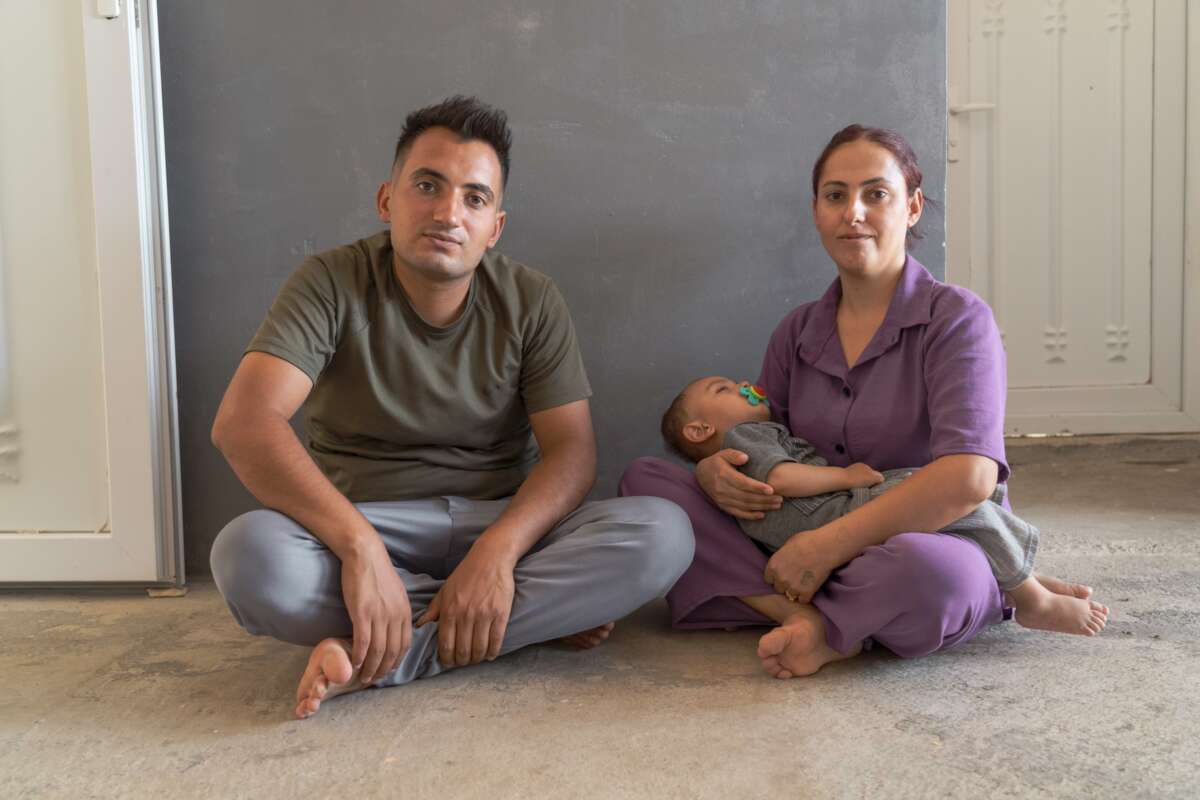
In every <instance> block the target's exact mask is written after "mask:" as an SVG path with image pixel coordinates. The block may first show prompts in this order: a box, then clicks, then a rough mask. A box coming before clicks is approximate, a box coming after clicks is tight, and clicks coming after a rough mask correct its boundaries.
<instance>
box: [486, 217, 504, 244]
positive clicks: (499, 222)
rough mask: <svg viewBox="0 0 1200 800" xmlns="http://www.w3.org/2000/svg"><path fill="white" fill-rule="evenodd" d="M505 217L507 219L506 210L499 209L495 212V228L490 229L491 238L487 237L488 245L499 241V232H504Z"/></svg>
mask: <svg viewBox="0 0 1200 800" xmlns="http://www.w3.org/2000/svg"><path fill="white" fill-rule="evenodd" d="M506 219H508V212H507V211H500V212H498V213H497V214H496V228H495V230H493V231H492V236H491V238H490V239H488V243H487V246H488V247H495V246H496V242H498V241H500V234H501V233H503V232H504V221H505V220H506Z"/></svg>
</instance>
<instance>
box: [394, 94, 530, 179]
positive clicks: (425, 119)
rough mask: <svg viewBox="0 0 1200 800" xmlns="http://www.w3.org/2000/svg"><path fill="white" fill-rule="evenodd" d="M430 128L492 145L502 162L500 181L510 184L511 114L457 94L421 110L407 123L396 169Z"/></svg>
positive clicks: (398, 149) (395, 159)
mask: <svg viewBox="0 0 1200 800" xmlns="http://www.w3.org/2000/svg"><path fill="white" fill-rule="evenodd" d="M430 128H448V129H450V130H452V131H454V133H456V134H458V136H459V138H460V139H462V140H464V141H471V140H476V141H481V142H486V143H488V144H489V145H491V147H492V149H493V150H495V151H496V158H497V159H499V161H500V180H501V181H502V182H503V183H504V185H508V151H509V149H510V148H511V147H512V131H510V130H509V128H508V115H507V114H505V113H504V112H503V111H501V110H500V109H498V108H495V107H493V106H489V105H488V104H487V103H485V102H483V101H482V100H480V99H478V98H475V97H464V96H463V95H461V94H456V95H454V96H453V97H447V98H446V99H445V100H443V101H442V102H440V103H437V104H435V105H432V106H425V107H424V108H418V109H417V110H416V111H414V112H412V113H411V114H409V115H408V117H407V118H406V119H405V120H404V128H403V130H401V131H400V139H399V140H398V141H397V142H396V154H395V156H394V157H393V158H392V168H393V169H395V168H396V165H397V164H399V163H400V162H401V161H403V160H404V157H405V156H406V155H408V149H409V148H410V147H411V146H412V143H413V141H414V140H415V139H416V138H417V137H418V136H420V135H421V134H422V133H424V132H425V131H427V130H429V129H430Z"/></svg>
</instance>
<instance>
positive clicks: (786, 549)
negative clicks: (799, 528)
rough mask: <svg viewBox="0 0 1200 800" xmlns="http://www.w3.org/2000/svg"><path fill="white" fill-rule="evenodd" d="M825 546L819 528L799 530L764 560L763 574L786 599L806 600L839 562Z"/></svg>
mask: <svg viewBox="0 0 1200 800" xmlns="http://www.w3.org/2000/svg"><path fill="white" fill-rule="evenodd" d="M830 550H831V548H829V547H826V546H825V536H824V534H823V532H822V531H821V529H817V530H815V531H810V532H808V533H798V534H796V535H795V536H793V537H792V538H791V539H788V540H787V543H786V544H784V545H783V547H781V548H779V549H778V550H776V551H775V555H773V556H771V558H770V559H769V560H768V561H767V568H766V570H765V571H764V572H763V577H764V578H765V579H766V581H767V583H769V584H771V585H772V586H774V587H775V591H777V592H779V593H780V594H782V595H785V596H786V597H787V598H788V599H789V600H793V601H798V602H801V603H808V602H811V601H812V598H813V595H814V594H816V593H817V590H818V589H820V588H821V585H822V584H823V583H825V581H826V580H828V578H829V573H831V572H833V571H834V570H835V569H837V567H838V566H840V565H839V564H838V563H836V557H834V556H831V555H830Z"/></svg>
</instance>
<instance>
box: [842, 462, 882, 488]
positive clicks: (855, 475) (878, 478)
mask: <svg viewBox="0 0 1200 800" xmlns="http://www.w3.org/2000/svg"><path fill="white" fill-rule="evenodd" d="M846 477H848V478H849V479H850V488H851V489H867V488H870V487H871V486H875V485H877V484H880V483H883V475H882V474H881V473H879V472H876V471H875V470H873V469H871V468H870V467H868V466H867V465H866V464H851V465H850V466H848V467H846Z"/></svg>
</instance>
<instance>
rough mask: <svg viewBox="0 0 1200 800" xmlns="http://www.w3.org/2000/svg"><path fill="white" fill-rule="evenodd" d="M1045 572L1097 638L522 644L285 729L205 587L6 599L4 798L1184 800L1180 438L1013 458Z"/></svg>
mask: <svg viewBox="0 0 1200 800" xmlns="http://www.w3.org/2000/svg"><path fill="white" fill-rule="evenodd" d="M1009 452H1010V458H1011V460H1012V462H1013V464H1014V468H1015V470H1016V472H1015V476H1014V478H1013V481H1012V494H1013V497H1014V499H1015V501H1016V506H1017V508H1018V510H1019V511H1020V512H1021V513H1022V515H1023V516H1025V517H1026V518H1027V519H1029V520H1030V521H1031V522H1033V523H1035V524H1036V525H1038V526H1039V527H1041V529H1042V536H1043V539H1042V549H1041V552H1040V555H1039V566H1040V568H1041V569H1042V570H1044V571H1047V572H1050V573H1053V574H1058V575H1062V576H1064V577H1070V578H1073V579H1076V580H1081V581H1085V582H1088V583H1091V584H1092V585H1093V586H1095V587H1096V590H1097V594H1098V596H1099V597H1100V598H1101V599H1102V600H1104V601H1106V602H1107V603H1108V604H1109V605H1110V606H1111V607H1112V609H1113V616H1112V619H1111V621H1110V624H1109V627H1108V629H1107V630H1106V631H1105V632H1104V634H1103V635H1102V636H1100V637H1098V638H1095V639H1083V638H1079V637H1066V636H1054V635H1049V634H1039V633H1034V632H1030V631H1026V630H1024V629H1021V628H1018V627H1017V626H1015V625H1013V624H1006V625H1001V626H997V627H996V628H993V629H992V630H990V631H988V632H987V633H985V634H983V635H982V636H980V637H978V638H977V639H975V640H974V641H972V642H970V643H969V644H967V645H965V646H963V647H960V648H958V649H957V650H952V651H949V652H945V653H941V654H938V655H935V656H932V657H929V658H925V659H921V660H917V661H902V660H900V659H898V658H895V657H893V656H891V655H889V654H887V653H884V652H878V651H877V652H873V653H870V654H867V655H865V656H863V657H860V658H857V659H853V660H851V661H850V662H846V663H843V664H837V665H833V666H831V667H829V668H827V669H826V670H824V671H822V672H821V673H820V674H818V675H817V676H815V677H813V678H808V679H798V680H793V681H776V680H772V679H770V678H767V677H766V676H765V675H763V674H762V673H760V672H759V668H758V663H757V660H756V659H755V658H754V656H753V650H754V646H755V642H756V638H757V635H758V634H757V633H755V632H752V631H744V632H738V633H724V632H699V633H674V632H671V631H670V630H669V629H668V627H667V624H666V613H665V606H664V605H663V604H661V603H655V604H652V605H650V606H648V607H646V608H644V609H642V610H641V611H640V612H638V613H637V614H636V615H634V616H633V617H632V618H630V619H628V620H626V621H624V622H623V623H622V624H621V625H620V626H619V627H618V629H617V632H616V633H615V634H614V635H613V637H612V639H611V640H610V641H609V642H608V643H606V644H605V645H604V646H602V647H601V648H599V649H598V650H595V651H592V652H588V653H581V652H575V651H571V650H567V649H565V648H563V647H560V646H553V645H552V646H542V647H535V648H530V649H528V650H525V651H523V652H520V653H517V654H514V655H513V656H511V657H508V658H506V659H504V660H502V661H498V662H495V663H492V664H487V665H484V666H481V667H476V668H472V669H469V670H460V671H457V672H452V673H449V674H447V675H444V676H442V677H438V678H434V679H431V680H429V681H425V682H418V683H417V684H414V685H411V686H408V687H404V688H398V689H388V690H372V691H368V692H362V693H359V694H356V695H351V696H348V697H344V698H340V699H338V700H337V701H334V702H333V703H331V704H329V705H327V706H326V707H325V708H324V709H322V711H321V713H320V715H319V716H318V717H316V718H314V719H312V720H308V721H305V722H297V721H293V720H291V719H290V718H289V712H290V709H291V702H292V696H293V692H294V687H295V682H296V678H297V676H298V675H299V673H300V671H301V669H302V667H303V665H304V662H305V651H303V650H301V649H299V648H292V647H288V646H286V645H280V644H276V643H273V642H271V641H268V640H264V639H255V638H251V637H249V636H246V635H244V634H243V633H242V632H241V631H240V630H239V629H238V628H237V627H236V626H235V624H234V622H233V620H232V619H231V618H230V617H229V615H228V613H227V612H226V611H225V609H224V607H223V605H222V603H221V600H220V598H219V596H218V595H217V594H216V592H215V591H214V589H213V587H212V585H211V584H198V585H195V586H193V588H192V591H191V593H190V594H189V595H188V596H187V597H186V598H183V599H176V600H168V599H163V600H150V599H147V598H146V597H145V596H144V595H143V594H141V593H125V594H120V595H114V594H101V593H91V594H84V593H72V594H67V593H49V592H41V593H38V592H19V593H17V592H12V593H6V594H0V643H2V644H0V675H3V676H4V679H5V680H4V684H5V686H6V690H5V691H4V692H3V693H2V694H0V797H3V798H25V797H72V798H75V797H122V798H124V797H150V796H157V797H176V798H181V797H288V798H292V797H333V796H337V797H339V798H359V797H377V796H389V797H394V796H405V797H422V798H428V797H456V798H457V797H468V798H475V797H478V798H499V797H523V798H524V797H532V798H542V797H622V798H624V797H629V798H669V797H689V798H691V797H712V798H741V797H772V798H777V797H788V798H806V797H816V798H824V797H831V798H832V797H887V798H927V797H955V798H958V797H974V798H1000V797H1080V798H1100V797H1120V798H1133V797H1179V798H1196V797H1200V744H1198V743H1197V742H1198V740H1200V643H1198V642H1200V492H1197V488H1196V487H1197V486H1198V485H1200V437H1173V438H1141V439H1076V440H1043V441H1040V442H1034V443H1029V442H1025V441H1017V442H1012V443H1010V451H1009Z"/></svg>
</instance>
